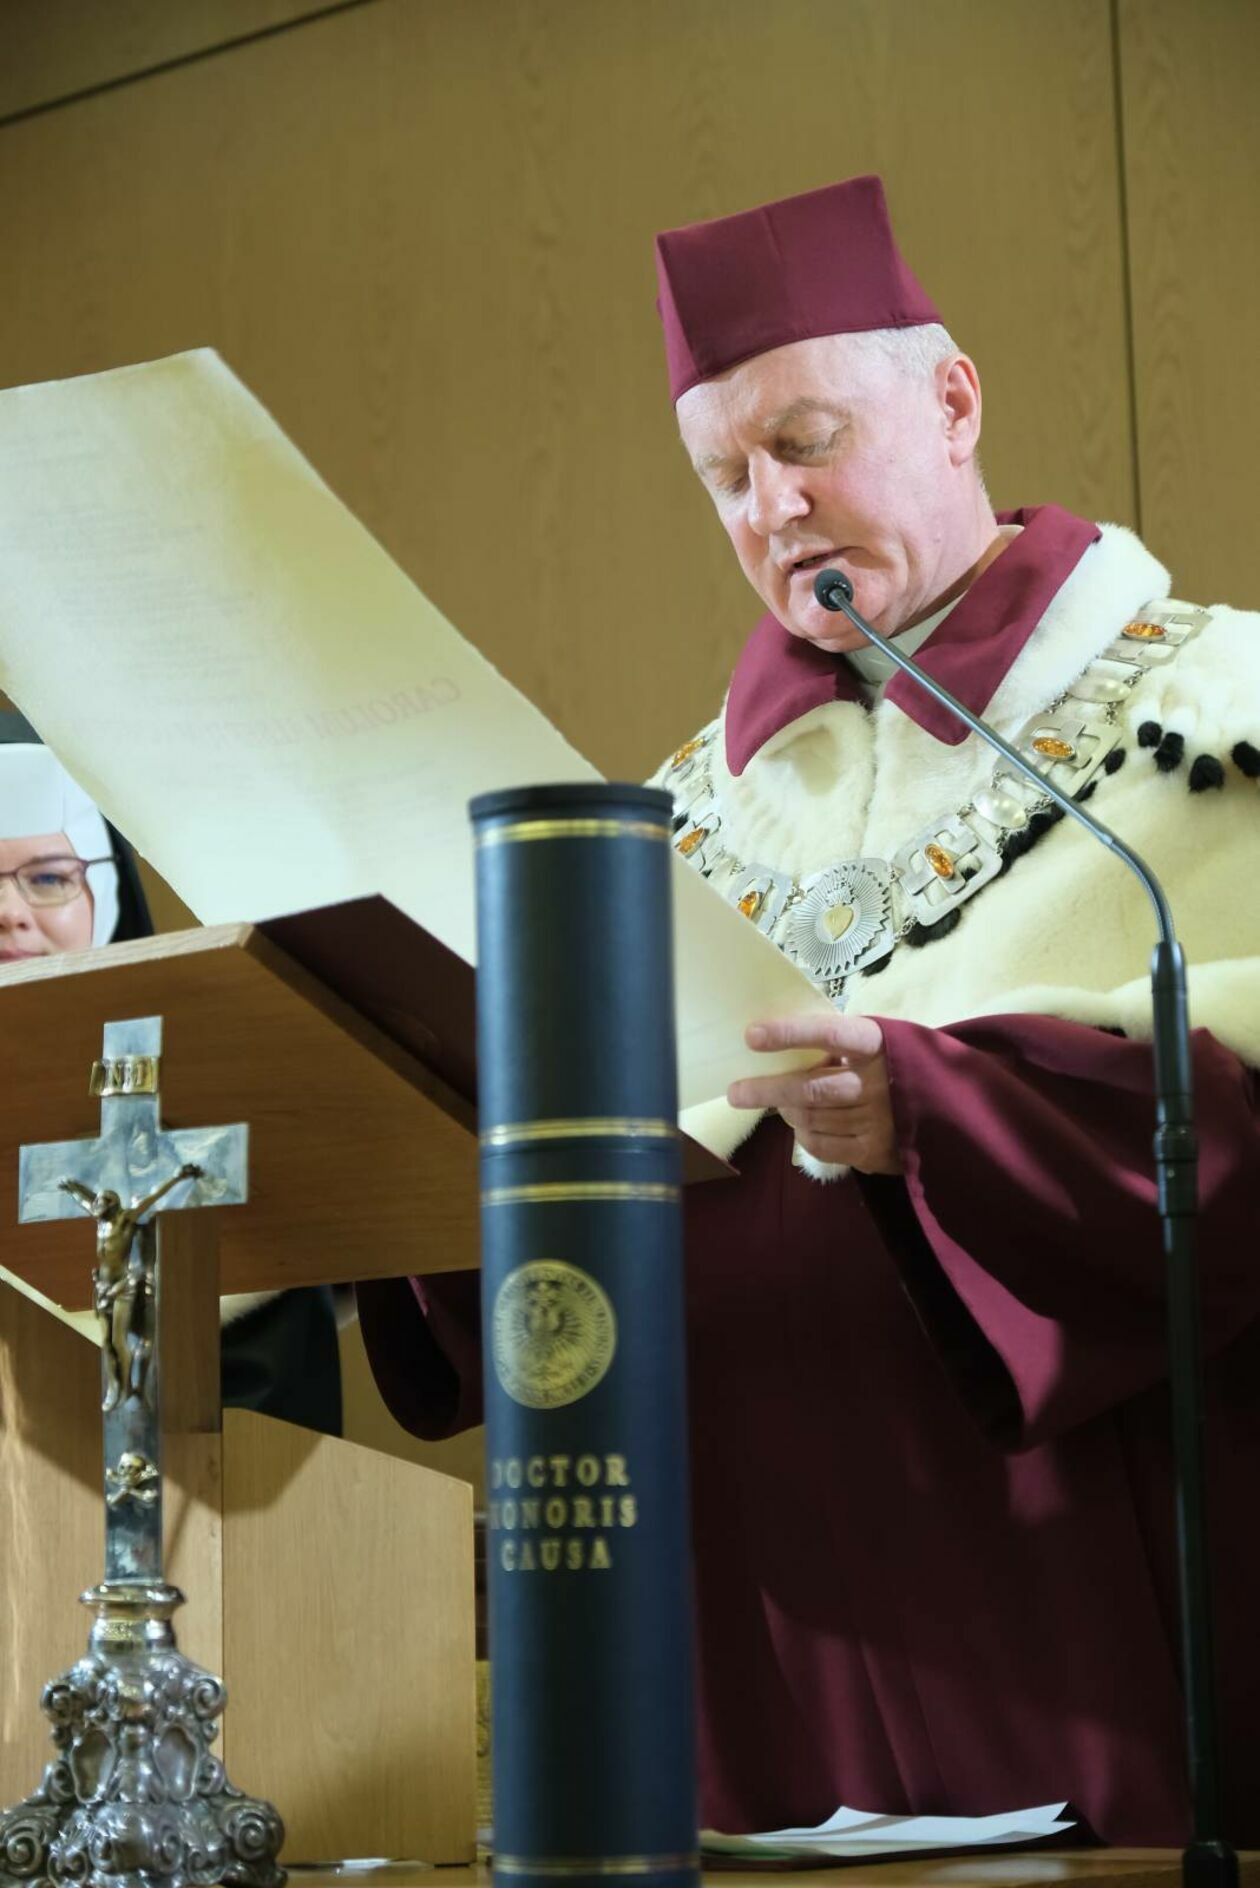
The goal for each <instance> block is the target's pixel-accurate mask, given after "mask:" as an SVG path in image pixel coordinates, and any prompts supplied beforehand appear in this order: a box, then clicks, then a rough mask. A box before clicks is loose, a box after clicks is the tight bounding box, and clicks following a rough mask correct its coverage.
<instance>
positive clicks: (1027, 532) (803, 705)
mask: <svg viewBox="0 0 1260 1888" xmlns="http://www.w3.org/2000/svg"><path fill="white" fill-rule="evenodd" d="M998 523H999V524H1020V525H1023V527H1024V528H1023V530H1022V531H1021V532H1020V535H1019V536H1018V537H1017V538H1016V539H1015V540H1014V541H1013V543H1011V544H1009V545H1008V546H1007V548H1006V549H1005V550H1004V551H1003V552H1002V555H1001V556H1000V557H998V558H995V559H994V561H993V562H992V563H991V564H990V565H989V567H988V569H987V570H985V571H982V572H981V574H980V576H979V577H977V578H976V581H975V582H974V583H973V584H972V586H971V588H970V590H968V592H967V594H966V596H965V597H963V598H962V599H961V601H960V602H958V603H956V604H955V605H954V607H953V609H952V610H951V611H950V613H949V615H948V616H947V617H946V618H945V620H944V622H943V623H941V624H940V625H939V626H938V627H937V628H936V629H934V630H933V631H932V634H931V635H930V636H929V637H928V639H927V641H926V642H925V643H924V644H923V646H922V647H921V648H920V649H919V651H918V652H917V654H916V657H915V660H916V661H917V662H918V663H919V664H920V665H921V667H923V668H925V669H926V670H927V672H928V674H929V675H931V676H933V677H934V678H935V680H936V681H938V682H941V683H943V684H944V686H945V687H946V688H947V689H949V691H950V693H951V694H952V695H956V696H957V697H958V699H959V701H961V702H964V703H965V704H966V706H967V707H968V708H970V709H971V711H972V713H973V714H983V712H984V710H985V708H986V707H987V706H988V704H989V702H990V701H991V700H992V698H993V695H994V692H995V690H996V689H997V686H998V683H999V682H1000V681H1001V680H1002V678H1003V676H1004V675H1005V674H1006V672H1007V670H1008V669H1009V668H1010V666H1011V664H1012V663H1013V662H1014V660H1015V658H1016V656H1017V655H1018V654H1019V652H1020V650H1021V649H1022V648H1023V646H1024V644H1025V643H1026V642H1027V641H1028V638H1029V637H1030V636H1031V635H1032V633H1033V631H1034V629H1036V627H1037V625H1038V623H1039V622H1040V621H1041V619H1042V617H1043V616H1044V614H1045V612H1046V610H1047V608H1048V607H1049V604H1050V601H1051V599H1052V598H1053V597H1054V596H1055V594H1056V593H1057V592H1058V590H1059V589H1060V588H1061V587H1062V585H1063V584H1064V582H1065V581H1066V579H1067V578H1068V576H1069V575H1070V574H1071V572H1072V571H1073V570H1075V568H1076V566H1077V564H1079V563H1080V561H1081V558H1082V557H1083V556H1084V555H1085V552H1086V551H1087V550H1088V549H1089V547H1090V545H1091V544H1093V543H1095V542H1096V541H1097V539H1098V537H1099V535H1100V533H1099V530H1098V526H1097V525H1096V524H1090V523H1088V522H1087V520H1085V519H1084V518H1074V517H1073V516H1072V514H1071V512H1068V511H1062V510H1061V509H1060V508H1059V506H1058V505H1032V506H1028V507H1026V508H1024V509H1023V510H1020V511H1003V512H999V513H998ZM885 698H886V699H887V700H888V701H890V702H893V703H894V704H895V705H896V706H897V707H898V708H900V709H901V711H902V713H903V714H907V715H909V716H910V719H911V720H912V721H917V722H918V724H919V726H920V727H921V728H923V729H924V730H925V731H926V732H927V733H928V734H931V735H933V736H934V737H935V739H936V740H938V741H942V742H944V743H946V744H947V745H948V746H950V747H957V746H958V744H959V743H960V742H961V741H964V740H965V739H966V737H967V729H966V728H965V727H964V726H963V725H962V723H961V722H958V721H955V719H954V717H953V716H952V715H951V714H950V713H949V712H948V710H947V709H945V708H942V707H941V706H940V705H939V704H938V703H937V702H935V701H933V699H932V697H931V696H930V695H928V694H926V693H925V692H924V691H923V690H922V689H921V688H919V687H918V685H917V684H916V683H915V681H914V680H913V678H912V677H911V676H909V675H904V674H901V673H898V674H897V675H895V676H894V677H893V678H892V680H891V681H890V682H889V684H888V687H887V689H886V691H885ZM861 699H862V694H861V690H860V688H859V686H858V682H857V677H856V676H855V675H854V672H853V670H852V669H851V668H850V666H849V664H848V663H847V662H846V661H845V660H844V659H843V657H841V656H835V655H829V654H828V653H827V651H826V650H825V649H818V648H816V647H815V646H814V644H813V643H810V642H802V641H801V639H800V637H799V636H792V635H789V633H788V631H787V630H786V629H784V627H783V625H782V624H781V623H780V622H779V620H778V618H777V617H774V616H763V617H762V619H761V621H760V622H759V623H758V625H757V627H756V629H754V631H753V633H752V635H751V636H750V637H749V639H748V641H747V642H746V643H745V645H744V649H743V653H742V654H741V655H740V658H739V661H738V663H737V664H736V666H735V673H734V675H733V677H732V678H731V689H730V694H729V696H728V698H727V703H726V763H727V766H728V767H729V768H730V770H731V772H732V773H733V774H736V775H738V774H742V773H743V771H744V769H745V767H747V765H748V763H749V761H750V760H751V759H752V758H753V756H754V755H755V754H758V753H760V751H761V749H762V748H763V747H764V746H765V744H766V742H767V741H769V740H770V739H771V738H772V737H773V736H774V735H776V734H778V732H779V730H780V729H781V728H786V727H789V726H790V725H791V723H792V722H793V721H799V720H800V718H801V716H802V715H807V714H809V713H810V711H811V710H812V709H814V708H820V707H822V705H823V703H824V702H829V701H860V700H861Z"/></svg>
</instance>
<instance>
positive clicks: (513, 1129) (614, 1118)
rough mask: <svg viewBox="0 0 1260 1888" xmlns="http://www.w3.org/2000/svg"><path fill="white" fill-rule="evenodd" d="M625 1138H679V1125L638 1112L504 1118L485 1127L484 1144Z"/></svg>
mask: <svg viewBox="0 0 1260 1888" xmlns="http://www.w3.org/2000/svg"><path fill="white" fill-rule="evenodd" d="M601 1136H602V1137H604V1138H609V1137H613V1136H615V1137H617V1138H619V1139H624V1140H650V1141H676V1140H677V1139H678V1128H677V1126H676V1124H675V1123H674V1122H673V1121H653V1120H647V1119H641V1118H638V1117H635V1116H619V1115H587V1116H585V1117H583V1118H582V1119H580V1120H574V1121H505V1122H504V1123H503V1124H502V1125H501V1126H499V1127H494V1128H483V1129H482V1130H481V1145H482V1146H483V1147H515V1146H517V1145H518V1144H519V1143H522V1142H528V1141H580V1140H593V1139H598V1138H600V1137H601Z"/></svg>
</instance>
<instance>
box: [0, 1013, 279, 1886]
mask: <svg viewBox="0 0 1260 1888" xmlns="http://www.w3.org/2000/svg"><path fill="white" fill-rule="evenodd" d="M161 1051H162V1023H161V1019H160V1017H145V1018H143V1019H141V1020H139V1021H134V1022H125V1023H108V1024H106V1027H105V1041H104V1050H103V1055H102V1059H101V1060H100V1061H99V1062H98V1063H96V1065H95V1066H94V1068H93V1070H92V1077H91V1091H92V1093H93V1094H94V1095H98V1096H99V1097H100V1102H101V1132H100V1135H99V1137H98V1138H97V1139H95V1140H80V1141H61V1142H50V1143H47V1144H45V1145H43V1146H38V1147H24V1148H23V1149H22V1152H21V1167H20V1174H19V1192H18V1201H19V1218H20V1219H21V1220H22V1221H23V1222H29V1221H32V1220H48V1219H69V1218H73V1217H77V1216H80V1215H86V1216H87V1217H88V1218H90V1219H92V1220H93V1221H94V1222H95V1230H96V1263H95V1266H94V1268H93V1271H92V1284H93V1294H92V1298H93V1305H94V1307H95V1310H96V1315H97V1318H98V1320H99V1323H100V1335H101V1384H102V1397H101V1407H102V1411H103V1431H104V1455H105V1464H104V1470H105V1488H104V1493H105V1576H104V1579H103V1580H102V1581H101V1583H100V1585H99V1586H96V1587H93V1588H92V1589H91V1590H90V1591H89V1592H87V1593H85V1594H84V1595H83V1599H84V1603H85V1604H86V1605H87V1606H89V1607H90V1608H91V1609H92V1610H93V1612H94V1613H95V1614H96V1621H95V1624H94V1625H93V1627H92V1632H91V1636H90V1642H89V1648H88V1652H87V1655H86V1657H85V1658H83V1659H81V1660H80V1661H79V1662H78V1664H77V1665H75V1666H74V1667H73V1668H72V1669H71V1670H70V1671H69V1672H67V1673H65V1674H64V1675H63V1676H62V1677H60V1678H57V1679H54V1680H53V1681H52V1682H51V1683H50V1684H49V1685H47V1686H46V1687H45V1690H44V1699H43V1708H44V1712H45V1715H46V1716H48V1717H49V1718H50V1719H51V1721H52V1727H53V1729H52V1736H53V1742H54V1743H55V1744H56V1746H57V1751H58V1755H57V1757H56V1758H55V1759H54V1761H53V1762H51V1763H50V1764H49V1765H48V1767H47V1769H46V1770H45V1773H44V1779H43V1782H42V1783H41V1785H40V1787H39V1788H38V1789H37V1790H36V1791H35V1792H34V1794H33V1795H31V1796H29V1797H27V1798H26V1800H25V1801H24V1802H22V1803H19V1804H17V1805H15V1807H14V1808H12V1809H9V1810H5V1811H3V1812H0V1888H11V1884H16V1883H18V1882H22V1883H25V1884H29V1883H31V1882H32V1881H36V1882H38V1881H40V1880H50V1879H51V1880H55V1881H71V1880H73V1881H76V1882H81V1881H83V1880H85V1879H87V1880H95V1881H103V1880H105V1879H106V1878H109V1879H111V1880H113V1881H115V1882H117V1883H118V1884H119V1888H123V1885H124V1884H126V1888H133V1885H134V1888H140V1884H141V1883H143V1884H145V1888H186V1885H187V1884H193V1883H196V1884H210V1883H217V1882H221V1881H224V1880H227V1881H229V1882H232V1883H234V1884H239V1888H278V1884H279V1883H281V1882H282V1881H283V1879H284V1871H283V1870H282V1869H280V1868H278V1867H277V1865H276V1857H277V1855H278V1853H279V1850H280V1845H281V1843H282V1841H283V1839H284V1830H283V1825H282V1824H281V1822H280V1819H279V1817H278V1816H277V1814H276V1812H275V1810H274V1809H273V1808H272V1807H271V1805H270V1804H269V1803H266V1802H263V1801H261V1800H259V1799H256V1798H251V1797H247V1796H245V1795H243V1794H242V1792H241V1791H240V1790H238V1789H235V1788H234V1787H233V1786H232V1784H230V1783H229V1782H228V1780H227V1777H226V1775H225V1774H224V1769H223V1765H222V1763H221V1762H220V1761H219V1759H218V1758H217V1757H215V1756H214V1755H213V1754H212V1753H211V1748H210V1746H211V1743H212V1741H213V1739H214V1738H215V1737H216V1735H217V1733H218V1720H219V1717H220V1715H221V1713H222V1710H223V1706H224V1704H225V1702H226V1696H225V1692H224V1687H223V1685H222V1683H221V1682H220V1680H218V1679H217V1678H215V1677H213V1676H212V1674H211V1673H209V1672H206V1671H203V1670H202V1669H201V1668H200V1667H199V1666H196V1665H193V1664H192V1662H191V1661H190V1660H188V1659H186V1658H184V1657H183V1655H182V1654H181V1653H180V1652H179V1651H177V1649H176V1645H175V1633H174V1628H173V1626H172V1625H171V1619H172V1616H173V1614H174V1612H175V1609H176V1608H177V1607H178V1606H179V1605H181V1604H182V1601H183V1595H182V1594H181V1593H180V1592H179V1590H178V1589H177V1588H175V1587H173V1586H170V1585H168V1584H167V1582H166V1581H165V1579H164V1577H163V1565H162V1468H161V1407H160V1396H161V1357H160V1355H159V1346H158V1328H159V1327H158V1294H159V1292H160V1290H161V1267H160V1263H159V1258H160V1251H159V1229H158V1227H157V1225H156V1224H155V1222H154V1217H153V1216H154V1215H155V1214H156V1213H159V1212H163V1211H167V1212H169V1211H173V1210H182V1209H185V1208H188V1207H198V1206H232V1205H239V1204H241V1203H242V1202H243V1201H244V1200H245V1198H246V1195H247V1152H248V1129H247V1128H246V1127H245V1126H244V1125H243V1124H238V1125H236V1126H233V1127H216V1128H185V1129H180V1130H173V1129H170V1128H165V1127H163V1126H162V1121H161V1106H160V1090H159V1077H160V1070H161Z"/></svg>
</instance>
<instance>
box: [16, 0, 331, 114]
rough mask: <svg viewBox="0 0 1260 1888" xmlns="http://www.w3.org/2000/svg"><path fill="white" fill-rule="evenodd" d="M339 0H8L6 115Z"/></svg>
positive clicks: (323, 9)
mask: <svg viewBox="0 0 1260 1888" xmlns="http://www.w3.org/2000/svg"><path fill="white" fill-rule="evenodd" d="M336 4H338V0H323V4H322V5H321V0H0V118H7V117H8V116H9V115H10V114H11V113H13V112H20V111H30V110H32V109H33V108H35V107H38V106H40V105H47V104H49V103H50V102H51V101H53V100H55V99H60V98H66V97H70V96H73V95H74V94H75V93H76V92H83V91H87V90H88V89H90V88H91V87H92V86H96V85H109V84H112V83H115V82H116V81H117V80H119V79H123V78H126V77H127V76H128V75H129V74H130V73H135V72H144V71H146V70H148V69H149V68H150V67H152V66H157V65H162V64H164V63H165V62H166V61H167V60H168V59H184V58H187V57H188V56H189V55H190V54H193V53H200V52H206V51H208V50H209V49H211V48H213V47H215V46H222V45H224V44H225V43H226V42H227V41H230V40H234V39H240V38H242V37H243V36H244V35H246V34H249V33H259V32H266V31H267V30H268V29H270V28H273V27H276V26H284V25H286V24H288V23H289V22H291V21H293V20H298V19H302V18H304V17H306V16H307V15H309V14H312V13H321V12H326V11H327V10H328V9H329V8H330V7H332V6H334V5H336Z"/></svg>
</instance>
